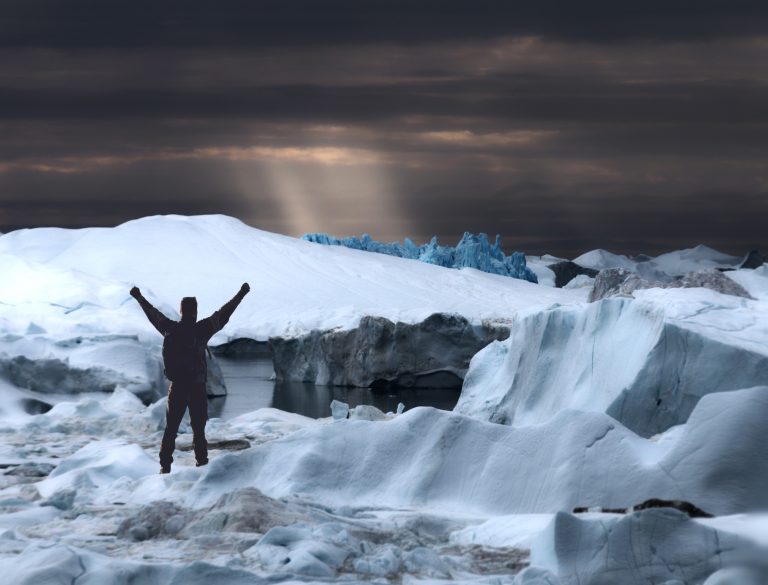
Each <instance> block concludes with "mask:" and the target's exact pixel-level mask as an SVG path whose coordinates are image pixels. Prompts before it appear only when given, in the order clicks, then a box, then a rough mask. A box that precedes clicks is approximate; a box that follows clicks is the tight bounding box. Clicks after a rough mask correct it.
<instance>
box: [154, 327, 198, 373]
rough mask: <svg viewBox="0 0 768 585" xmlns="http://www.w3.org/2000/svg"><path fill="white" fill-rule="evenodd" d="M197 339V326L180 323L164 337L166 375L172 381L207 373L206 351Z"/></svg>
mask: <svg viewBox="0 0 768 585" xmlns="http://www.w3.org/2000/svg"><path fill="white" fill-rule="evenodd" d="M199 346H200V344H199V343H198V341H197V336H196V335H195V327H194V325H193V326H191V327H190V326H187V325H182V324H181V323H179V324H178V325H176V326H175V327H173V328H172V329H171V330H170V331H169V332H168V333H166V335H165V338H164V339H163V365H164V366H165V377H166V378H168V379H169V380H170V381H171V382H177V381H180V380H186V381H191V380H194V379H195V378H197V377H199V376H200V375H201V374H203V375H204V373H205V353H204V352H203V351H202V348H201V347H199Z"/></svg>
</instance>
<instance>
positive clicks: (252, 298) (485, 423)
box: [0, 216, 768, 585]
mask: <svg viewBox="0 0 768 585" xmlns="http://www.w3.org/2000/svg"><path fill="white" fill-rule="evenodd" d="M693 250H694V251H698V252H697V253H696V254H694V253H691V252H690V251H681V252H679V253H676V254H671V255H666V257H663V258H662V257H660V258H659V259H656V260H658V262H656V265H655V266H656V268H655V270H659V271H660V270H662V269H663V270H664V271H665V272H666V273H668V274H676V273H678V269H679V268H680V267H682V266H683V264H685V266H684V267H685V268H686V270H688V269H689V268H690V265H691V264H690V263H691V262H693V263H694V264H695V263H698V264H699V265H702V267H710V266H703V264H702V263H704V264H708V263H711V262H712V261H718V262H719V261H721V260H722V261H723V262H725V260H727V258H726V259H725V260H723V259H722V258H720V257H719V256H716V253H715V252H714V251H710V250H707V249H704V248H702V247H700V248H696V249H693ZM590 254H591V256H590ZM590 254H587V255H586V258H587V260H589V259H590V258H591V259H592V260H594V262H596V263H598V264H600V263H601V264H606V263H611V262H615V261H616V258H615V257H613V256H611V255H608V254H607V253H604V252H603V251H596V252H595V253H590ZM675 258H676V259H677V260H675ZM713 258H714V260H713ZM531 260H532V262H531V264H533V265H534V266H535V268H534V269H535V270H536V271H537V273H538V274H542V275H546V274H547V272H546V271H547V270H548V269H547V268H546V263H547V262H548V259H547V258H536V259H534V258H532V259H531ZM620 260H621V259H620ZM582 261H586V260H585V259H582ZM622 261H623V260H622ZM676 261H677V262H678V264H675V262H676ZM683 261H684V262H683ZM648 262H651V260H648V261H646V262H643V264H647V263H648ZM686 262H687V263H688V264H686ZM601 267H602V266H601ZM0 270H2V274H3V275H4V276H5V278H4V279H3V280H2V281H0V374H1V375H0V395H1V396H2V398H3V400H2V402H1V403H0V468H2V470H3V473H2V474H0V575H2V576H3V578H2V579H0V582H3V583H5V582H7V583H13V584H19V585H21V584H27V583H30V584H31V583H53V584H58V583H62V584H64V583H66V584H71V583H77V584H79V585H82V584H90V585H94V584H102V583H126V584H127V583H142V584H143V583H147V584H151V585H161V584H162V585H169V584H181V583H184V584H192V585H194V584H198V583H199V584H203V583H205V584H210V585H216V584H224V583H226V584H231V583H235V584H240V583H242V584H245V583H260V582H275V581H278V582H328V581H347V582H360V581H365V582H382V583H383V582H395V583H446V582H461V583H466V582H472V583H489V584H490V583H494V584H501V583H509V584H517V585H522V584H524V583H527V584H529V585H533V584H539V585H542V584H549V585H571V584H577V583H578V584H579V585H597V584H601V585H607V584H618V585H624V584H635V583H637V584H640V583H668V584H671V583H678V584H679V583H685V584H702V583H705V581H706V584H707V585H714V584H717V583H719V584H721V585H722V584H724V583H739V584H740V585H765V584H766V583H768V567H766V559H768V492H766V490H765V485H766V484H768V458H766V456H765V454H766V450H765V449H766V447H765V445H766V444H768V425H766V424H765V421H766V419H768V386H766V385H765V384H766V383H768V375H767V374H766V369H765V368H766V363H768V350H766V347H768V317H766V315H768V310H767V309H768V270H766V268H765V267H762V268H759V269H757V270H737V271H734V272H729V273H728V274H729V276H730V277H732V278H733V279H734V280H736V281H737V282H739V284H741V285H742V286H744V287H745V288H746V289H747V290H748V292H749V293H750V295H751V296H752V297H753V299H745V298H741V297H733V296H727V295H723V294H720V293H717V292H714V291H711V290H704V289H648V290H642V291H637V292H636V293H635V298H633V299H628V298H620V299H605V300H602V301H598V302H597V303H592V304H589V303H587V302H586V298H587V293H588V287H574V288H572V289H555V288H553V287H551V286H547V285H545V284H541V285H534V284H530V283H527V282H523V281H519V280H514V279H510V278H505V277H501V276H495V275H491V274H486V273H482V272H478V271H476V270H452V269H446V268H439V267H436V266H430V265H426V264H423V263H418V262H416V261H410V260H403V259H398V258H393V257H388V256H379V255H376V254H371V253H368V252H360V251H355V250H349V249H345V248H337V247H326V246H318V245H315V244H312V243H309V242H304V241H301V240H296V239H294V238H288V237H284V236H279V235H275V234H269V233H267V232H263V231H260V230H256V229H254V228H250V227H248V226H245V225H244V224H242V223H240V222H239V221H237V220H234V219H231V218H226V217H221V216H207V217H196V218H183V217H154V218H145V219H141V220H136V221H133V222H129V223H127V224H124V225H122V226H119V227H117V228H113V229H96V228H92V229H86V230H74V231H68V230H57V229H42V230H41V229H38V230H27V231H19V232H12V233H10V234H5V235H3V236H1V237H0ZM243 281H248V282H250V284H251V286H252V288H253V292H252V293H251V295H249V296H248V297H247V298H246V300H245V301H244V303H243V305H242V306H241V307H240V308H239V309H238V311H237V312H236V313H235V315H234V317H233V318H232V321H231V322H230V324H229V325H228V326H227V327H226V328H225V329H224V331H223V332H222V334H221V335H220V336H218V337H217V339H216V340H215V341H216V342H219V343H223V342H225V341H227V340H231V339H235V338H239V337H250V338H253V339H258V340H263V339H266V338H267V337H268V336H270V335H290V334H291V333H304V332H306V331H308V330H310V329H313V328H320V329H327V328H332V327H344V328H349V327H353V326H355V325H356V324H357V322H358V321H359V319H360V317H362V316H363V315H375V316H384V317H387V318H390V319H393V320H402V321H409V322H417V321H420V320H422V319H423V318H424V317H426V316H428V315H429V314H431V313H434V312H437V311H443V312H458V313H460V314H463V315H464V316H466V317H467V318H469V319H471V320H474V321H481V320H484V319H488V320H492V321H499V322H503V323H506V324H508V325H510V326H511V328H512V335H511V336H510V338H509V339H508V340H505V341H502V342H494V343H493V344H491V345H490V346H488V347H487V348H486V349H484V350H482V351H481V352H480V353H478V354H477V355H476V356H475V358H474V359H473V361H472V364H471V366H470V372H469V375H468V378H467V380H466V381H465V388H464V390H463V395H462V399H461V401H460V403H459V405H458V407H457V409H456V412H445V411H440V410H436V409H432V408H415V409H413V410H409V411H406V412H404V413H402V414H388V415H381V414H380V413H376V412H373V411H372V410H371V409H366V408H358V409H355V410H354V411H353V412H352V414H351V417H350V419H340V420H333V419H321V420H313V419H309V418H305V417H302V416H299V415H294V414H289V413H284V412H281V411H279V410H274V409H261V410H257V411H254V412H251V413H243V414H242V415H241V416H239V417H237V418H234V419H231V420H227V421H223V420H219V419H212V420H210V421H209V422H208V426H207V434H208V440H209V443H210V447H211V463H210V464H209V465H208V466H206V467H203V468H196V467H194V456H193V454H192V453H191V437H190V434H189V428H188V425H187V424H186V423H184V424H183V425H182V432H181V434H180V436H179V438H178V441H177V444H178V447H179V450H178V451H177V454H176V461H175V462H174V468H173V473H171V474H170V475H159V474H158V473H157V472H158V470H159V466H158V464H157V452H158V449H159V442H160V437H161V435H162V429H163V426H164V408H165V402H164V399H161V400H159V401H155V402H153V403H152V404H149V405H145V404H142V402H141V401H140V400H139V399H138V398H137V396H136V394H140V395H141V394H142V391H145V390H147V388H150V387H154V386H156V385H158V384H159V383H160V382H159V379H160V377H161V369H160V363H159V361H158V356H157V348H158V346H159V342H160V339H159V335H157V334H156V333H155V332H154V331H153V330H152V329H151V328H150V326H149V325H148V324H147V323H146V321H145V319H144V316H143V314H142V313H141V312H140V310H139V308H138V306H137V305H136V303H135V301H133V299H131V298H130V297H129V296H128V290H129V289H130V287H131V286H132V285H134V284H136V285H138V286H140V287H141V288H142V289H143V291H144V292H145V294H146V296H147V297H148V298H150V300H152V301H153V302H155V303H156V304H157V305H158V306H159V307H160V308H161V309H163V310H165V311H167V312H168V314H169V315H171V316H172V315H173V314H174V308H175V307H176V305H177V303H178V300H179V299H180V298H181V297H182V296H186V295H190V294H193V295H196V296H197V297H198V299H199V301H200V311H201V313H202V314H205V313H206V312H208V311H212V310H214V309H215V308H217V306H218V305H220V304H221V303H223V302H224V301H225V300H227V299H228V298H229V297H230V296H231V295H232V294H233V293H234V292H235V291H236V290H237V288H238V287H239V285H240V283H242V282H243ZM93 389H100V390H109V391H110V393H87V394H83V395H81V396H73V395H72V394H73V393H75V392H78V391H80V390H93ZM52 397H55V400H51V401H52V402H56V403H57V404H56V405H55V406H54V407H53V409H51V410H50V411H49V412H46V413H44V414H29V413H28V412H27V411H29V410H34V408H31V407H30V405H32V406H34V404H35V403H34V401H35V400H36V399H41V398H52ZM494 421H495V422H494ZM497 422H503V423H506V424H497ZM651 498H661V499H664V500H682V501H688V502H691V503H693V504H695V505H696V506H698V507H700V508H702V509H703V510H704V511H706V512H709V513H711V514H714V515H715V517H713V518H707V519H703V518H695V519H694V518H689V517H688V516H687V515H686V514H684V513H682V512H679V511H677V510H675V509H671V508H658V509H647V510H643V511H638V512H635V513H632V514H615V513H604V512H602V511H601V509H615V508H629V507H632V506H635V505H637V504H640V503H641V502H643V501H645V500H648V499H651ZM575 507H586V508H588V509H589V510H590V512H589V513H585V514H572V513H571V512H572V511H573V508H575Z"/></svg>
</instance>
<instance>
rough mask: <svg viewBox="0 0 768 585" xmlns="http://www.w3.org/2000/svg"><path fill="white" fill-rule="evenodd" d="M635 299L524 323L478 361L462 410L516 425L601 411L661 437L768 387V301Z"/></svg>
mask: <svg viewBox="0 0 768 585" xmlns="http://www.w3.org/2000/svg"><path fill="white" fill-rule="evenodd" d="M765 282H766V283H768V280H766V281H765ZM635 294H636V296H638V297H639V298H637V299H624V298H609V299H603V300H600V301H597V302H595V303H591V304H589V305H576V306H571V307H556V308H553V309H551V310H547V311H541V312H538V313H534V314H531V315H526V316H521V317H519V318H517V319H516V320H515V321H514V322H513V323H512V326H511V331H512V333H511V335H510V337H509V338H508V339H507V340H505V341H497V342H492V343H490V344H489V345H488V346H487V347H486V348H484V349H483V350H481V351H480V352H478V353H477V354H475V356H474V357H473V358H472V361H471V362H470V366H469V371H468V372H467V375H466V377H465V379H464V385H463V387H462V392H461V396H460V398H459V402H458V404H457V406H456V411H457V412H461V413H464V414H468V415H471V416H476V417H478V418H482V419H484V420H489V421H493V422H497V423H504V424H514V425H530V424H538V423H541V422H544V421H546V420H548V419H549V418H551V417H553V416H555V415H556V413H558V412H560V411H562V410H565V409H576V410H584V411H598V412H604V413H606V414H609V415H610V416H612V417H614V418H615V419H616V420H618V421H620V422H621V423H622V424H624V425H626V426H627V427H629V428H630V429H632V430H634V431H635V432H637V433H640V434H641V435H643V436H652V435H654V434H656V433H659V432H662V431H664V430H666V429H668V428H670V427H672V426H675V425H679V424H681V423H684V422H685V421H686V420H687V418H688V416H689V415H690V413H691V412H692V410H693V408H694V407H695V405H696V403H697V402H698V400H699V399H700V398H701V397H702V396H704V395H706V394H708V393H711V392H722V391H727V390H737V389H739V388H745V387H749V386H753V385H756V384H762V383H764V380H768V349H767V346H766V344H765V341H766V339H767V338H768V310H766V304H765V302H764V301H759V300H749V299H744V298H740V297H735V296H731V295H724V294H720V293H716V292H713V291H710V290H706V289H702V288H698V289H647V290H638V291H635Z"/></svg>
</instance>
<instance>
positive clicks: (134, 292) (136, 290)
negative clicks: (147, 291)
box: [131, 286, 141, 299]
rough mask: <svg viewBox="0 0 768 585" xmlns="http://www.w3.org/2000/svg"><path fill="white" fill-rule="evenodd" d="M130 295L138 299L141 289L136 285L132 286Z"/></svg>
mask: <svg viewBox="0 0 768 585" xmlns="http://www.w3.org/2000/svg"><path fill="white" fill-rule="evenodd" d="M131 296H132V297H133V298H134V299H138V298H139V297H140V296H141V291H140V290H139V287H138V286H134V287H133V288H132V289H131Z"/></svg>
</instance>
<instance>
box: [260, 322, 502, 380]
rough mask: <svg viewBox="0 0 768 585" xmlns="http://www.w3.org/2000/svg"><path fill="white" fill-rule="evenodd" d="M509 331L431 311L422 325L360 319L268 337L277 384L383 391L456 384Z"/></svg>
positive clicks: (499, 326)
mask: <svg viewBox="0 0 768 585" xmlns="http://www.w3.org/2000/svg"><path fill="white" fill-rule="evenodd" d="M508 335H509V328H508V327H506V326H502V325H496V324H482V325H474V324H472V323H470V322H469V321H468V320H467V319H465V318H464V317H462V316H460V315H452V314H445V313H436V314H434V315H431V316H430V317H427V318H426V319H425V320H424V321H422V322H421V323H415V324H411V323H401V322H397V323H393V322H392V321H390V320H388V319H385V318H383V317H363V318H362V319H361V320H360V325H359V326H358V327H357V328H356V329H351V330H346V331H317V330H315V331H312V332H310V333H309V334H307V335H303V336H301V337H293V338H282V337H272V338H270V340H269V345H270V348H271V350H272V356H273V362H274V366H275V375H276V377H277V379H278V380H291V381H300V382H314V383H316V384H330V385H337V386H361V387H370V386H375V387H378V388H386V387H389V386H398V387H456V386H457V385H459V386H460V384H461V378H463V376H464V373H465V372H466V369H467V367H468V366H469V361H470V359H471V358H472V356H473V355H474V354H475V353H477V352H478V351H479V350H480V349H482V348H483V347H485V346H486V345H488V343H490V342H491V341H495V340H499V339H504V338H506V337H507V336H508Z"/></svg>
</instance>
